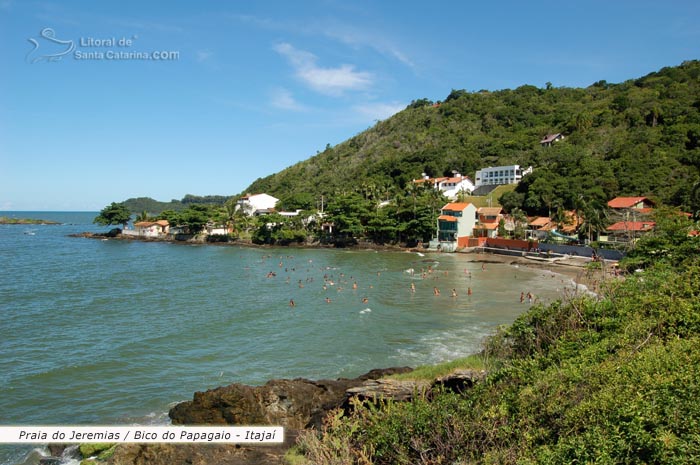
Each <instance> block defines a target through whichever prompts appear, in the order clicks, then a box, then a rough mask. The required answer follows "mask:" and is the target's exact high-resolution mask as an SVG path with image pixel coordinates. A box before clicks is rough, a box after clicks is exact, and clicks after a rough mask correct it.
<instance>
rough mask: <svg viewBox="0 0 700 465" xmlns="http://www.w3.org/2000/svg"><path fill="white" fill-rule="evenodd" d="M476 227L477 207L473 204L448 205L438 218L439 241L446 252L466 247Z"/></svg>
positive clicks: (443, 208) (457, 203) (458, 203)
mask: <svg viewBox="0 0 700 465" xmlns="http://www.w3.org/2000/svg"><path fill="white" fill-rule="evenodd" d="M475 225H476V207H475V206H474V204H471V203H463V202H453V203H448V204H447V205H445V206H444V207H442V209H441V210H440V216H439V217H438V241H439V242H440V244H441V245H442V248H443V249H445V250H454V248H456V247H466V246H467V241H468V239H469V237H470V236H472V234H473V231H474V226H475Z"/></svg>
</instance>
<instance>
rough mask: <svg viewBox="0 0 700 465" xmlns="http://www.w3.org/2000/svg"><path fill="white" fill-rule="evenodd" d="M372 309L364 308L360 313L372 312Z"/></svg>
mask: <svg viewBox="0 0 700 465" xmlns="http://www.w3.org/2000/svg"><path fill="white" fill-rule="evenodd" d="M371 311H372V309H371V308H365V309H364V310H360V315H364V314H366V313H370V312H371Z"/></svg>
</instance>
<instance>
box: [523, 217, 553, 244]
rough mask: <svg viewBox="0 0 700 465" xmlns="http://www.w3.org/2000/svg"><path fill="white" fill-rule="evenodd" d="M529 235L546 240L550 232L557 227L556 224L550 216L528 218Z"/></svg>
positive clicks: (529, 236)
mask: <svg viewBox="0 0 700 465" xmlns="http://www.w3.org/2000/svg"><path fill="white" fill-rule="evenodd" d="M527 226H528V231H527V237H528V239H529V238H532V239H537V240H544V239H546V238H547V236H549V232H550V231H551V230H553V229H556V225H555V224H554V222H553V221H552V219H551V218H550V217H548V216H535V217H532V218H528V220H527Z"/></svg>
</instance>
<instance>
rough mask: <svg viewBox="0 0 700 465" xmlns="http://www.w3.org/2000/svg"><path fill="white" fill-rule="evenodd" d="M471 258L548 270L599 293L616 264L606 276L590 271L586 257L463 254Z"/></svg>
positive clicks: (608, 264)
mask: <svg viewBox="0 0 700 465" xmlns="http://www.w3.org/2000/svg"><path fill="white" fill-rule="evenodd" d="M462 253H465V254H467V255H469V256H470V257H472V261H474V262H482V263H489V262H490V263H505V264H509V265H518V266H519V267H525V268H530V269H538V270H546V271H549V272H551V273H556V274H560V275H564V276H567V277H569V278H570V279H571V280H572V281H573V282H574V283H576V284H577V285H579V286H584V287H585V288H586V289H588V290H589V291H591V292H594V293H596V292H598V290H599V287H600V282H601V281H602V280H604V279H612V278H613V276H612V275H611V274H610V266H611V265H612V264H613V263H615V262H607V263H606V266H605V269H606V272H607V273H606V274H605V275H604V274H603V271H601V270H595V271H588V270H587V269H586V265H587V264H588V263H590V262H591V259H590V258H585V257H566V258H562V259H559V260H556V261H552V262H548V261H538V260H533V259H529V258H525V257H518V256H511V255H500V254H497V253H484V252H462Z"/></svg>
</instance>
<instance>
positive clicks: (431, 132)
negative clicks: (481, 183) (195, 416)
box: [124, 61, 700, 246]
mask: <svg viewBox="0 0 700 465" xmlns="http://www.w3.org/2000/svg"><path fill="white" fill-rule="evenodd" d="M699 95H700V61H687V62H684V63H683V64H681V65H680V66H676V67H669V68H664V69H661V70H660V71H658V72H654V73H651V74H649V75H647V76H644V77H642V78H639V79H633V80H629V81H626V82H623V83H620V84H610V83H607V82H605V81H600V82H596V83H594V84H593V85H591V86H589V87H587V88H585V89H575V88H565V87H562V88H555V87H552V86H551V85H547V86H546V87H545V88H537V87H534V86H529V85H525V86H521V87H518V88H517V89H514V90H510V89H507V90H500V91H495V92H488V91H479V92H467V91H465V90H453V91H452V92H451V93H450V94H449V95H448V96H447V97H446V99H445V101H444V102H440V103H439V104H434V103H433V102H432V101H430V100H428V99H418V100H414V101H413V102H411V104H410V105H408V107H407V108H406V109H405V110H403V111H401V112H399V113H397V114H396V115H394V116H392V117H391V118H389V119H387V120H385V121H382V122H379V123H377V124H376V125H375V126H374V127H372V128H369V129H367V130H366V131H363V132H362V133H360V134H358V135H357V136H355V137H352V138H350V139H349V140H347V141H345V142H343V143H341V144H339V145H337V146H335V147H331V146H330V145H327V146H326V148H325V150H324V151H323V152H321V153H318V154H317V155H316V156H314V157H312V158H310V159H308V160H306V161H303V162H300V163H297V164H295V165H293V166H291V167H289V168H287V169H285V170H283V171H281V172H279V173H276V174H273V175H270V176H267V177H265V178H262V179H258V180H256V181H255V182H253V184H252V185H251V186H250V187H249V188H248V189H247V192H250V193H262V192H265V193H268V194H270V195H274V196H276V197H277V198H279V199H280V202H279V204H278V205H277V209H278V210H279V211H293V210H301V211H302V213H301V215H299V217H295V218H289V217H282V216H274V217H268V218H267V219H257V218H252V219H251V218H248V219H244V218H242V217H240V216H238V217H237V216H236V215H235V211H233V210H232V209H233V208H234V207H235V204H234V202H235V200H236V199H237V198H238V197H237V196H233V197H226V196H205V197H198V196H193V195H186V196H185V197H184V198H183V199H182V200H172V201H171V202H166V203H163V202H156V201H154V200H153V199H146V198H139V199H129V200H128V201H126V202H124V205H126V206H127V207H128V208H129V210H130V211H131V212H133V213H136V212H148V213H150V214H155V215H158V216H157V218H165V219H168V220H169V221H170V223H171V224H172V225H177V226H181V227H182V228H183V229H184V230H185V231H188V232H190V233H197V232H199V231H201V230H202V229H203V228H204V227H205V226H206V225H208V224H209V225H226V226H227V228H228V230H229V231H230V232H229V235H230V236H231V237H235V238H244V239H250V240H253V241H255V242H257V243H263V244H290V243H296V242H304V241H322V242H327V243H333V244H336V245H339V246H342V245H346V244H354V243H356V242H357V241H359V240H367V241H373V242H376V243H380V244H397V243H399V244H407V245H413V244H416V243H417V242H419V241H422V242H427V241H428V240H430V239H431V238H432V237H433V236H434V230H435V224H436V217H437V215H438V214H439V210H440V207H442V206H443V205H444V204H445V203H446V202H447V199H445V198H443V197H442V196H441V195H439V194H438V193H436V192H434V191H433V190H432V189H425V188H422V187H419V186H418V185H416V184H414V183H413V182H411V181H412V180H413V179H417V178H419V177H420V176H421V173H426V174H428V175H430V176H433V177H436V176H446V175H448V176H449V175H452V172H453V171H459V172H460V173H462V174H465V175H468V176H474V173H475V171H476V170H477V169H480V168H483V167H487V166H497V165H510V164H519V165H521V166H523V167H528V166H533V167H534V171H533V173H532V174H530V175H527V176H526V177H525V178H523V181H522V182H521V183H520V184H519V185H517V187H516V186H501V187H499V188H497V189H496V190H494V191H493V192H491V193H490V194H488V195H486V196H482V197H472V196H467V197H466V198H463V199H461V200H462V201H468V202H472V203H474V204H475V205H476V206H477V207H482V206H489V205H493V206H496V205H500V206H502V207H503V208H504V209H505V210H506V211H507V212H509V213H511V214H513V216H516V215H517V217H518V218H520V220H518V221H516V224H515V226H516V228H515V229H516V230H514V231H513V235H514V236H515V237H522V236H523V234H524V228H523V226H524V218H526V215H546V216H550V217H553V218H554V220H555V222H556V223H557V224H558V225H560V226H561V225H564V224H566V223H567V220H569V217H568V216H567V214H566V211H570V210H575V211H576V213H577V215H578V216H579V217H580V218H582V219H583V221H584V224H583V225H582V227H581V228H580V230H579V231H580V235H581V237H582V238H583V236H585V237H586V238H588V239H589V240H593V239H594V238H595V236H596V234H597V233H599V232H601V231H604V230H605V228H606V227H607V226H609V225H610V224H611V223H612V222H614V221H612V218H609V217H608V212H607V208H606V202H607V201H608V200H610V199H611V198H613V197H615V196H620V195H642V196H646V197H649V198H651V199H653V200H654V201H655V202H656V204H657V205H669V206H673V207H678V208H680V209H681V210H683V211H688V212H691V213H693V214H694V215H696V216H697V215H700V97H698V96H699ZM556 133H562V134H564V135H565V136H566V137H565V138H564V139H563V140H560V141H558V142H554V143H553V144H551V145H549V146H541V145H540V140H542V138H543V137H544V136H545V135H547V134H556ZM318 211H322V212H323V215H317V214H316V213H317V212H318ZM142 216H143V215H142ZM324 224H325V225H326V226H328V225H332V232H331V230H330V228H328V227H324ZM504 231H506V229H505V224H504V225H502V226H501V232H504Z"/></svg>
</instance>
